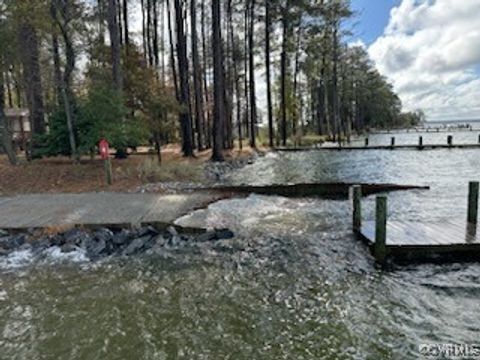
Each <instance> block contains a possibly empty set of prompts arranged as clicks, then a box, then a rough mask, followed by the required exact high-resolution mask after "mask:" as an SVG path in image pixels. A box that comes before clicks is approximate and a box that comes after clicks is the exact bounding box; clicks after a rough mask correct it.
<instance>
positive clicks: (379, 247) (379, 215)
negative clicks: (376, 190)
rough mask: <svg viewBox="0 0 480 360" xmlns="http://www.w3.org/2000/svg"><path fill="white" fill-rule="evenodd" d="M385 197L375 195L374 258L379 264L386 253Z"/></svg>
mask: <svg viewBox="0 0 480 360" xmlns="http://www.w3.org/2000/svg"><path fill="white" fill-rule="evenodd" d="M386 244H387V197H386V196H377V199H376V209H375V245H374V246H375V251H374V255H375V259H376V260H377V262H379V263H380V264H383V263H384V262H385V258H386V255H387V251H386V250H387V249H386Z"/></svg>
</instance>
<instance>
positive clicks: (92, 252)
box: [87, 240, 107, 259]
mask: <svg viewBox="0 0 480 360" xmlns="http://www.w3.org/2000/svg"><path fill="white" fill-rule="evenodd" d="M106 248H107V244H106V243H105V241H104V240H97V241H92V242H91V243H90V246H89V247H88V248H87V256H88V257H89V258H90V259H97V258H99V257H100V255H101V254H102V253H103V252H104V251H105V250H106Z"/></svg>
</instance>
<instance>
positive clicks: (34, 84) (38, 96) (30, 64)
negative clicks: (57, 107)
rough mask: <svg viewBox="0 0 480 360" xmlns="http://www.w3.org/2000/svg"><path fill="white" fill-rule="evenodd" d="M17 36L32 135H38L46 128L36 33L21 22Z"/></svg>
mask: <svg viewBox="0 0 480 360" xmlns="http://www.w3.org/2000/svg"><path fill="white" fill-rule="evenodd" d="M19 35H20V36H19V37H20V39H19V41H20V44H21V45H22V46H21V57H22V63H23V75H24V88H25V90H26V93H27V102H28V107H29V110H30V121H31V123H32V133H33V134H34V135H40V134H44V133H45V131H46V126H45V113H44V105H43V86H42V77H41V71H40V52H39V44H38V37H37V32H36V30H35V29H34V27H33V26H32V25H31V24H30V23H28V22H23V23H22V24H21V25H20V31H19Z"/></svg>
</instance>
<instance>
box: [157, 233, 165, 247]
mask: <svg viewBox="0 0 480 360" xmlns="http://www.w3.org/2000/svg"><path fill="white" fill-rule="evenodd" d="M154 240H155V246H156V247H164V246H165V245H166V244H167V239H165V238H164V237H163V236H162V235H158V236H157V237H155V238H154Z"/></svg>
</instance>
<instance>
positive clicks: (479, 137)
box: [478, 135, 480, 144]
mask: <svg viewBox="0 0 480 360" xmlns="http://www.w3.org/2000/svg"><path fill="white" fill-rule="evenodd" d="M478 143H479V144H480V135H478Z"/></svg>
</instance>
